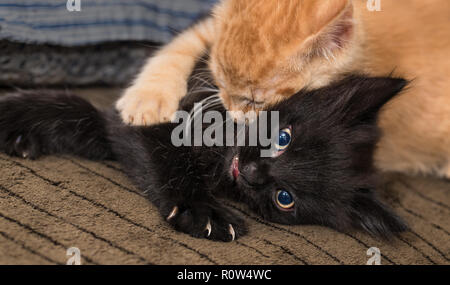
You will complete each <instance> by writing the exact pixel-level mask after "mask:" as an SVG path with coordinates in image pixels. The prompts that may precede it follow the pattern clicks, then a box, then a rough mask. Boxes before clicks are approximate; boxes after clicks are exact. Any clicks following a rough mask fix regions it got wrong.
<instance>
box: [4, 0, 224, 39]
mask: <svg viewBox="0 0 450 285" xmlns="http://www.w3.org/2000/svg"><path fill="white" fill-rule="evenodd" d="M216 1H217V0H0V40H11V41H16V42H23V43H33V44H36V43H37V44H57V45H64V46H79V45H86V44H96V43H100V42H112V41H151V42H160V43H165V42H168V41H169V40H170V39H171V38H172V37H173V36H174V35H176V34H177V33H179V32H180V31H182V30H183V29H185V28H187V27H188V26H189V25H191V24H192V23H193V22H195V21H196V20H198V19H199V18H200V17H202V16H203V15H205V14H207V13H208V12H209V11H210V9H211V7H212V6H213V5H214V3H215V2H216Z"/></svg>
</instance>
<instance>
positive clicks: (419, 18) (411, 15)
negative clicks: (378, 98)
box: [117, 0, 450, 178]
mask: <svg viewBox="0 0 450 285" xmlns="http://www.w3.org/2000/svg"><path fill="white" fill-rule="evenodd" d="M381 9H382V10H381V11H379V12H377V11H373V12H372V11H369V9H368V8H367V1H366V0H353V1H351V0H322V1H317V0H290V1H284V0H283V1H278V0H266V1H260V0H245V1H242V0H223V1H221V2H220V3H219V4H218V5H217V7H215V10H214V12H213V15H212V16H211V17H210V18H208V19H206V20H204V21H203V22H200V23H199V24H197V25H196V26H194V27H192V28H191V29H189V30H187V31H186V32H184V33H182V34H181V35H179V36H178V37H177V38H176V39H175V40H174V41H173V42H171V43H170V44H168V45H167V46H166V47H164V48H163V49H161V50H160V51H159V52H158V53H157V54H156V55H155V56H154V57H153V58H151V59H150V60H149V62H148V63H147V64H146V65H145V67H144V69H143V71H142V72H141V74H140V75H139V76H138V77H137V79H136V81H135V82H134V84H133V85H132V86H131V87H130V88H129V89H128V90H127V91H126V92H125V94H124V96H123V97H122V98H121V99H120V100H119V101H118V103H117V108H118V110H119V111H120V112H121V115H122V118H123V120H124V121H126V122H128V123H133V124H136V125H146V124H153V123H156V122H163V121H167V120H168V119H169V118H170V117H171V115H172V113H173V112H174V111H176V109H177V106H178V101H179V100H180V99H181V98H182V97H183V96H184V95H185V94H186V86H187V84H186V81H187V78H188V76H189V75H190V73H191V72H192V69H193V67H194V64H195V62H196V61H197V59H198V58H199V57H200V56H202V55H203V54H204V53H205V52H206V51H207V50H208V49H209V50H210V69H211V71H212V74H213V77H214V80H215V83H216V84H217V86H218V87H219V90H220V96H221V98H222V101H223V103H224V105H225V106H226V108H227V109H228V110H242V111H244V112H246V111H249V110H261V109H267V108H268V107H269V106H271V105H273V104H275V103H277V102H280V101H282V100H284V99H286V98H288V97H290V96H292V95H293V94H295V92H297V91H299V90H301V89H302V88H308V89H316V88H319V87H321V86H324V85H327V84H329V83H330V82H332V81H335V80H337V79H339V78H341V77H342V76H343V75H344V74H346V73H349V72H363V73H366V74H369V75H373V76H383V75H387V74H389V73H390V72H392V71H394V70H395V74H396V75H398V76H402V77H405V78H407V79H410V80H413V82H412V84H411V86H410V88H409V90H407V91H406V92H405V94H403V95H402V96H400V97H399V98H397V99H396V100H393V101H392V102H391V103H389V104H388V105H387V106H386V107H385V108H384V110H383V111H382V114H381V116H380V119H379V126H380V127H381V129H382V131H383V137H382V139H381V141H380V142H379V144H378V148H377V151H376V153H375V161H376V165H377V166H378V167H379V168H380V169H381V170H384V171H401V172H409V173H419V172H421V173H434V174H437V175H440V176H444V177H448V178H450V92H449V90H450V79H449V78H450V57H449V55H450V2H449V1H447V0H431V1H421V0H383V1H381Z"/></svg>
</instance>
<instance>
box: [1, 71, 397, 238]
mask: <svg viewBox="0 0 450 285" xmlns="http://www.w3.org/2000/svg"><path fill="white" fill-rule="evenodd" d="M405 85H406V82H405V81H404V80H402V79H393V78H366V77H358V76H352V77H348V78H346V79H344V80H343V81H341V82H338V83H336V84H333V85H331V86H328V87H325V88H321V89H318V90H316V91H311V92H303V91H302V92H299V93H298V94H296V95H294V96H292V97H291V98H289V99H287V100H286V101H284V102H281V103H279V104H278V105H276V106H274V107H273V108H272V110H277V111H279V112H280V123H281V126H280V127H281V128H284V127H287V126H291V127H292V142H291V144H290V146H289V148H288V149H287V150H286V151H285V153H283V154H282V155H280V156H279V157H276V158H261V157H260V148H259V147H209V148H208V147H175V146H173V144H172V143H171V132H172V130H173V129H174V128H175V127H176V125H175V124H172V123H166V124H160V125H156V126H151V127H131V126H126V125H124V124H122V123H121V121H120V119H119V117H118V115H117V114H116V113H115V112H113V111H111V112H106V113H103V112H101V111H98V110H96V109H95V108H94V107H93V106H92V105H91V104H90V103H88V102H86V101H84V100H83V99H80V98H79V97H76V96H72V95H51V94H46V93H38V92H37V93H36V94H16V95H12V96H6V97H3V98H0V150H3V151H5V152H6V153H8V154H9V155H16V156H20V157H28V158H31V159H34V158H38V157H39V156H41V155H48V154H54V153H69V154H76V155H79V156H82V157H85V158H88V159H96V160H101V159H112V158H114V159H116V160H118V161H119V162H120V163H121V164H122V166H123V169H124V170H125V171H126V172H127V174H128V176H129V177H130V178H131V180H132V181H133V182H134V183H135V184H136V185H137V186H138V187H139V188H140V189H141V190H142V191H144V192H145V193H146V194H147V197H148V199H149V200H150V201H151V202H153V203H154V204H155V205H156V206H157V207H158V209H159V210H160V212H161V215H162V216H163V217H164V218H166V217H168V216H169V214H170V213H171V211H172V210H173V208H174V207H175V206H177V207H178V209H179V211H178V213H177V215H176V216H175V217H174V218H172V219H170V221H169V223H171V224H172V225H173V226H174V227H175V228H176V229H177V230H179V231H182V232H185V233H188V234H191V235H192V236H195V237H208V238H210V239H213V240H221V241H230V240H231V238H232V237H231V234H230V231H229V225H230V224H231V225H232V226H233V228H234V231H235V234H236V238H238V237H240V236H242V235H244V234H246V233H247V227H246V225H245V223H244V221H243V220H242V218H241V217H240V216H239V215H237V214H236V213H235V212H233V211H231V210H230V209H228V208H227V207H225V206H224V205H223V204H222V203H220V202H219V201H218V200H217V198H218V197H219V196H226V197H228V198H230V199H233V200H236V201H241V202H244V203H245V204H247V205H248V206H249V207H250V208H252V209H253V210H254V211H255V212H256V213H258V214H259V215H261V216H262V217H263V218H265V219H267V220H269V221H274V222H279V223H284V224H318V225H323V226H328V227H331V228H334V229H337V230H339V231H348V230H350V229H353V228H356V229H362V230H365V231H366V232H368V233H370V234H372V235H375V236H380V237H389V236H391V235H392V234H395V233H398V232H401V231H404V230H406V225H405V224H404V223H403V221H402V220H401V219H400V218H399V217H397V216H396V215H395V214H394V213H393V212H392V211H391V210H390V209H388V208H387V206H385V205H383V204H382V203H381V202H380V201H379V200H378V198H377V197H376V194H375V185H376V180H377V173H376V170H375V169H374V168H373V159H372V157H373V152H374V149H375V147H376V143H377V141H378V139H379V130H378V128H377V126H376V121H377V114H378V112H379V110H380V108H381V107H382V106H384V104H385V103H386V102H388V101H389V100H390V99H391V98H393V97H394V96H395V95H396V94H398V93H399V92H400V91H401V90H402V89H403V87H404V86H405ZM198 100H199V98H198V97H195V96H192V95H190V96H188V98H187V99H186V100H184V101H183V102H182V104H181V106H180V108H181V109H187V110H188V109H190V108H191V106H192V103H193V102H195V101H198ZM221 110H222V111H223V109H221ZM236 155H238V156H239V158H240V164H239V169H240V171H241V174H240V175H239V177H238V178H237V179H236V180H235V179H234V178H233V176H232V175H231V171H230V166H231V161H232V159H233V157H235V156H236ZM247 166H248V167H247ZM279 189H283V190H286V191H289V192H290V193H291V194H292V196H293V197H294V199H295V206H294V208H293V210H292V211H282V210H280V209H279V208H278V206H276V203H275V202H274V196H275V193H276V191H277V190H279ZM208 220H209V221H210V222H211V227H212V231H211V235H210V236H207V231H206V224H207V223H208Z"/></svg>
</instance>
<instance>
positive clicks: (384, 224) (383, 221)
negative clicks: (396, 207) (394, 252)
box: [350, 192, 408, 239]
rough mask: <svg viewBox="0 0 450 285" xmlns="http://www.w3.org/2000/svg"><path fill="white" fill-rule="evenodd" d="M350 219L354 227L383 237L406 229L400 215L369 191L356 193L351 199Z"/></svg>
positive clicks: (387, 237) (389, 236) (388, 236)
mask: <svg viewBox="0 0 450 285" xmlns="http://www.w3.org/2000/svg"><path fill="white" fill-rule="evenodd" d="M350 219H351V221H352V223H353V227H354V228H357V229H362V230H364V231H366V232H368V233H369V234H371V235H373V236H377V237H381V238H385V239H389V238H391V237H393V236H395V235H397V234H398V233H400V232H403V231H406V230H407V229H408V226H407V225H406V224H405V222H403V220H402V219H401V218H400V217H398V216H397V215H396V214H394V212H393V211H392V210H390V209H389V208H388V207H387V206H385V205H384V204H383V203H381V202H380V201H379V200H378V199H377V198H376V197H375V195H374V194H373V193H370V192H369V193H358V194H357V196H356V197H355V198H354V199H353V201H352V209H351V217H350Z"/></svg>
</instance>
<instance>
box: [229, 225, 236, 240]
mask: <svg viewBox="0 0 450 285" xmlns="http://www.w3.org/2000/svg"><path fill="white" fill-rule="evenodd" d="M228 231H229V232H230V234H231V241H234V239H235V237H236V233H235V231H234V228H233V226H232V225H231V224H229V226H228Z"/></svg>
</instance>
